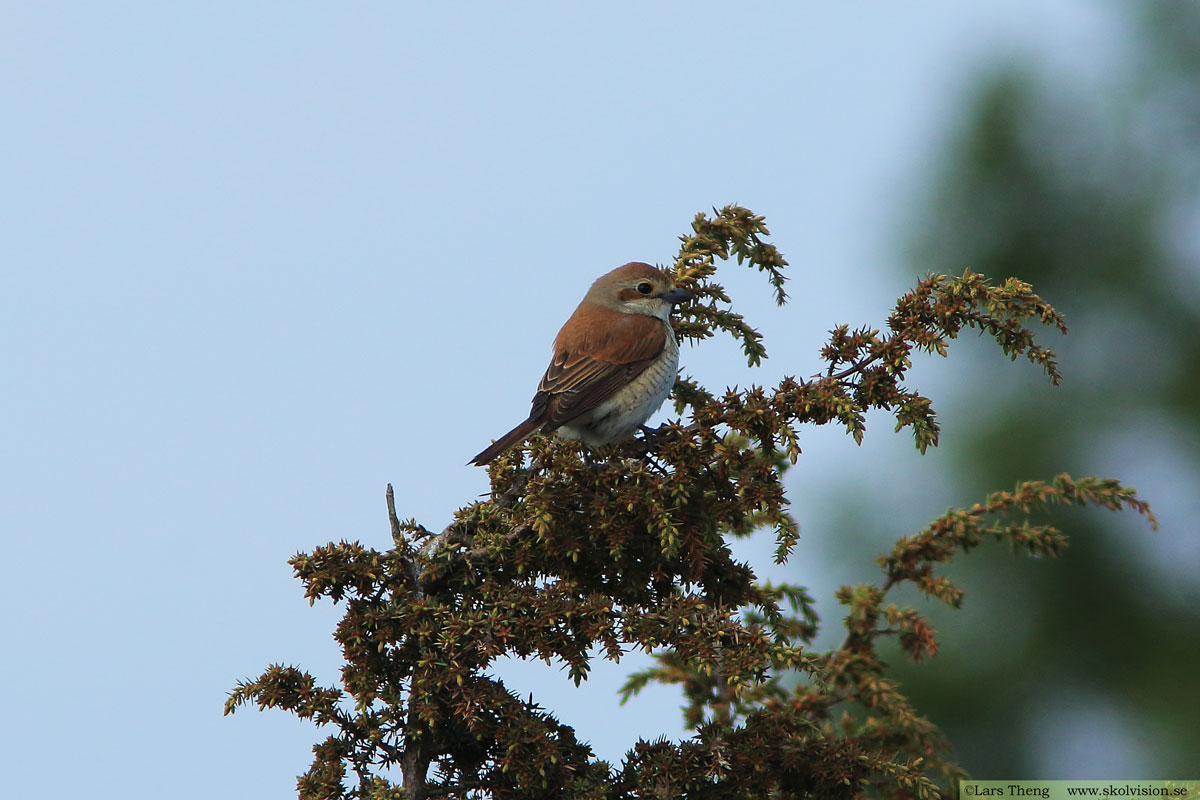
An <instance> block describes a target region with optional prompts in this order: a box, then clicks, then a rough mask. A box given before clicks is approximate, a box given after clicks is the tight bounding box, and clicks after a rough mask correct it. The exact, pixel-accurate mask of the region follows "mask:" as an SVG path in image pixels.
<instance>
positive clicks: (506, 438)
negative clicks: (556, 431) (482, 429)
mask: <svg viewBox="0 0 1200 800" xmlns="http://www.w3.org/2000/svg"><path fill="white" fill-rule="evenodd" d="M544 421H545V420H542V419H536V418H532V417H531V418H530V419H527V420H525V421H524V422H522V423H521V424H520V425H518V426H517V427H515V428H513V429H512V430H511V431H509V432H508V433H506V434H504V435H503V436H501V437H500V438H499V439H497V440H496V443H495V444H493V445H492V446H491V447H489V448H487V449H486V450H484V451H483V452H482V453H480V454H479V455H477V456H475V457H474V458H472V459H471V460H470V461H468V462H467V465H468V466H470V465H471V464H474V465H475V466H477V467H483V466H487V464H489V463H490V462H491V460H492V459H493V458H495V457H496V456H498V455H500V454H501V453H503V452H504V451H505V450H507V449H508V448H510V447H512V446H513V445H514V444H517V443H518V442H520V441H522V440H523V439H524V438H525V437H526V436H528V435H529V434H531V433H533V432H534V431H536V430H537V429H538V428H540V427H541V426H542V423H543V422H544Z"/></svg>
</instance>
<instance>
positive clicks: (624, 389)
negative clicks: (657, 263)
mask: <svg viewBox="0 0 1200 800" xmlns="http://www.w3.org/2000/svg"><path fill="white" fill-rule="evenodd" d="M691 297H692V293H691V292H689V291H687V290H686V289H680V288H677V287H676V286H675V283H674V281H673V280H672V279H671V276H670V275H669V274H668V273H666V272H664V271H662V270H660V269H656V268H655V267H652V266H650V265H649V264H645V263H643V262H641V261H632V262H630V263H628V264H625V265H623V266H620V267H617V268H616V269H614V270H613V271H612V272H608V273H606V274H604V275H601V276H600V277H599V278H597V279H596V282H595V283H593V284H592V286H591V288H590V289H588V292H587V295H586V296H585V297H584V298H583V301H582V302H581V303H580V304H579V307H578V308H576V309H575V313H573V314H572V315H571V316H570V318H569V319H568V320H567V321H566V323H564V324H563V326H562V329H561V330H559V332H558V336H556V337H555V338H554V349H553V356H552V358H551V359H550V366H549V367H547V368H546V374H545V375H543V376H542V380H541V382H540V383H539V384H538V388H537V393H536V394H535V395H534V396H533V403H532V406H533V407H532V409H531V410H530V412H529V417H528V419H526V420H525V421H524V422H522V423H521V424H520V425H518V426H517V427H515V428H513V429H512V430H511V431H509V432H508V433H506V434H504V435H503V436H501V437H500V438H499V439H497V440H496V442H495V443H494V444H492V445H491V446H490V447H487V448H485V449H484V450H483V452H481V453H479V454H478V455H476V456H475V457H474V458H472V459H471V460H470V461H468V462H467V463H468V465H470V464H474V465H476V466H481V467H482V466H485V465H487V464H488V463H490V462H491V461H492V459H494V458H496V456H498V455H500V454H501V453H503V452H504V451H505V450H508V449H509V448H510V447H512V446H513V445H515V444H518V443H520V442H522V441H524V440H525V438H526V437H528V436H529V435H530V434H532V433H534V432H535V431H541V432H542V433H557V434H558V435H559V436H560V437H562V438H564V439H573V440H577V441H581V442H583V443H584V444H586V445H588V446H590V447H600V446H603V445H607V444H614V443H616V442H620V441H623V440H625V439H628V438H630V437H632V436H633V434H634V433H635V432H636V431H637V430H638V429H639V428H641V426H642V425H643V424H644V423H645V422H646V420H648V419H649V418H650V415H651V414H653V413H654V412H655V411H657V410H658V408H659V406H661V405H662V404H663V401H664V400H666V399H667V395H668V394H670V393H671V387H672V386H674V385H675V374H676V372H677V371H678V369H679V344H678V343H677V342H676V341H675V332H674V330H673V329H672V328H671V309H672V308H673V307H674V306H675V305H677V304H679V303H682V302H684V301H685V300H688V299H690V298H691Z"/></svg>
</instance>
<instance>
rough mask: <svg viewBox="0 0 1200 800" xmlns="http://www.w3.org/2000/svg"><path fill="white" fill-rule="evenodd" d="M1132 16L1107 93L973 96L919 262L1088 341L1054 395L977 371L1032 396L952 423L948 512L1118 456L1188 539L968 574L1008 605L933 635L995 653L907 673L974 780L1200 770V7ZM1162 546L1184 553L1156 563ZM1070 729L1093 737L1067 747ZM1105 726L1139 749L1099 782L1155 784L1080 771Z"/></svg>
mask: <svg viewBox="0 0 1200 800" xmlns="http://www.w3.org/2000/svg"><path fill="white" fill-rule="evenodd" d="M1111 10H1112V12H1113V14H1114V15H1116V16H1115V17H1114V19H1115V20H1116V21H1117V22H1118V23H1119V26H1118V29H1120V28H1122V27H1123V28H1124V31H1125V33H1126V34H1127V36H1126V37H1125V39H1124V41H1123V42H1122V43H1121V44H1122V46H1120V47H1117V48H1115V50H1114V52H1112V53H1108V54H1107V55H1106V59H1107V61H1108V62H1110V67H1111V68H1112V69H1113V70H1114V71H1113V72H1110V73H1109V74H1108V75H1106V76H1104V77H1103V78H1101V79H1099V80H1098V81H1097V80H1095V79H1094V76H1093V80H1092V81H1091V82H1088V83H1086V84H1078V85H1075V84H1071V83H1070V80H1066V81H1064V80H1063V79H1061V78H1059V79H1054V78H1050V77H1046V76H1043V75H1041V74H1040V73H1038V72H1037V71H1036V70H1034V69H1032V68H1027V67H1020V66H1015V65H1009V66H1006V67H1004V68H1000V69H994V70H992V71H991V72H989V73H987V74H985V75H984V76H983V78H982V79H981V80H980V81H979V83H978V84H977V85H976V86H975V88H973V89H972V90H971V91H972V93H973V100H972V101H971V102H969V103H966V104H964V105H965V107H966V108H967V109H968V110H967V113H966V118H965V121H964V122H963V123H962V125H961V129H960V132H959V133H958V134H956V135H955V138H954V141H953V142H952V143H951V146H949V147H948V148H946V156H945V161H944V165H943V167H942V168H941V170H940V174H936V171H935V175H936V177H935V178H934V180H933V181H932V182H931V186H930V190H929V198H928V200H927V202H926V204H925V205H924V206H923V207H919V210H918V211H917V219H918V220H919V222H918V223H917V229H916V232H915V234H914V236H913V240H914V245H913V248H912V258H911V263H912V264H914V265H915V266H916V267H917V268H918V269H920V270H922V271H924V270H928V269H939V268H942V269H944V268H948V267H949V266H950V265H953V266H954V267H955V268H960V267H961V266H962V265H969V266H970V267H971V268H972V269H978V270H979V271H981V272H984V273H985V274H988V275H1004V276H1008V275H1012V276H1016V277H1019V278H1021V279H1022V280H1025V281H1028V282H1031V283H1033V284H1034V285H1036V286H1037V287H1038V289H1039V291H1041V292H1043V293H1044V294H1045V296H1046V297H1049V298H1051V299H1053V301H1054V302H1055V305H1056V306H1057V307H1058V308H1059V310H1061V311H1062V312H1063V314H1064V316H1065V317H1066V319H1067V320H1068V321H1069V323H1070V325H1071V329H1072V336H1071V337H1070V339H1069V340H1068V341H1067V342H1065V343H1064V346H1063V349H1062V352H1063V354H1064V355H1063V357H1064V363H1065V364H1066V365H1067V367H1066V369H1065V370H1064V372H1065V379H1064V382H1063V386H1062V390H1061V391H1057V392H1033V391H1026V389H1027V388H1028V387H1027V386H1026V385H1025V381H1024V376H1014V375H1010V374H1008V373H1005V374H1003V375H1001V374H999V373H1000V370H1001V369H1002V367H1001V366H1000V365H998V364H997V363H996V359H994V358H990V357H989V356H988V355H987V354H985V353H982V352H976V353H975V356H976V358H974V359H973V361H974V362H975V365H976V368H977V369H978V370H979V383H980V384H982V385H990V386H996V387H1001V386H1008V387H1011V388H1008V389H997V390H996V391H992V392H979V391H972V392H971V393H970V396H969V397H967V396H966V395H965V394H963V393H962V392H961V391H957V392H956V394H955V393H952V394H951V395H950V396H949V397H947V399H946V400H945V401H944V402H943V403H942V405H943V410H946V409H951V410H955V409H958V410H961V412H962V416H964V417H966V416H969V419H970V421H969V423H966V424H964V425H963V427H964V428H965V429H966V433H965V435H962V436H958V437H951V440H950V442H949V451H950V453H952V454H953V457H952V458H951V459H950V461H951V465H950V467H951V470H950V471H951V472H952V473H953V474H952V475H948V477H947V480H948V481H950V482H956V483H957V486H958V488H957V489H955V490H953V491H952V492H951V494H950V499H953V498H955V497H971V496H975V494H976V493H977V492H978V491H979V490H980V489H981V488H982V487H990V486H1003V485H1008V484H1011V483H1012V482H1013V481H1015V480H1018V479H1019V478H1021V477H1023V476H1028V475H1032V474H1045V472H1046V470H1048V469H1054V470H1057V469H1068V470H1072V471H1079V472H1083V473H1089V474H1090V473H1093V472H1097V471H1103V470H1104V468H1105V467H1110V468H1111V467H1112V465H1113V461H1114V459H1121V460H1125V461H1126V462H1127V463H1128V465H1129V468H1130V469H1133V468H1135V467H1141V468H1143V470H1148V471H1150V472H1151V474H1153V475H1154V477H1155V478H1156V479H1158V484H1157V485H1150V484H1148V483H1147V481H1146V479H1145V478H1144V477H1139V478H1138V479H1137V480H1138V484H1139V488H1141V489H1142V490H1143V492H1145V493H1146V494H1147V495H1148V496H1149V498H1150V499H1151V500H1152V501H1153V502H1154V503H1155V506H1156V509H1157V510H1158V511H1159V513H1160V515H1162V516H1163V517H1164V519H1167V518H1170V519H1171V520H1172V522H1178V523H1182V524H1183V525H1188V526H1190V527H1188V528H1181V527H1174V526H1171V525H1168V526H1167V527H1166V529H1165V530H1164V531H1163V532H1161V533H1159V534H1157V535H1156V537H1152V538H1155V539H1158V540H1159V541H1154V542H1142V543H1141V546H1140V547H1132V546H1131V543H1130V542H1131V540H1133V539H1138V538H1141V539H1145V537H1140V536H1137V535H1119V534H1127V533H1129V527H1128V525H1127V524H1126V523H1127V521H1126V520H1121V519H1117V518H1112V517H1103V516H1099V515H1096V514H1091V513H1082V512H1080V513H1070V512H1057V513H1056V514H1055V516H1054V517H1053V519H1055V520H1056V521H1057V524H1060V525H1065V526H1067V527H1069V528H1070V529H1071V530H1072V531H1073V532H1075V535H1073V536H1072V547H1071V550H1070V551H1069V553H1068V556H1067V557H1066V558H1064V559H1063V560H1062V562H1061V563H1058V564H1056V565H1055V566H1054V568H1053V569H1047V570H1033V569H1029V567H1028V565H1021V564H1013V563H1011V562H1010V563H1006V562H1005V561H1004V560H1002V559H979V560H970V561H966V562H963V563H961V564H958V565H956V568H955V571H954V572H953V575H954V576H955V580H956V581H960V582H962V583H964V584H965V585H966V586H968V587H980V586H984V587H988V590H987V591H977V592H974V593H973V595H972V597H973V600H974V601H975V602H977V603H982V604H988V605H987V607H986V608H981V609H980V610H979V613H977V614H972V615H971V616H970V617H968V616H967V615H955V616H956V617H957V619H950V618H948V617H941V616H938V617H936V618H935V622H936V625H937V627H938V628H939V630H941V629H945V631H946V632H947V634H949V635H950V636H951V637H952V638H953V637H954V636H955V634H957V633H960V632H962V631H961V629H962V626H964V625H973V626H976V627H977V628H980V629H981V630H979V631H978V632H977V634H976V635H975V637H974V638H975V639H976V642H977V643H978V644H979V646H977V647H970V648H955V649H954V652H953V653H948V654H944V656H945V657H943V658H941V659H938V660H936V661H935V662H933V663H932V664H930V665H928V666H922V667H921V668H920V669H911V668H904V667H901V668H900V670H899V672H898V674H899V675H900V676H901V678H902V682H903V684H904V686H905V688H906V691H908V692H910V696H911V698H912V699H913V700H914V702H915V704H916V705H917V706H918V707H919V708H922V709H923V710H926V711H928V712H929V714H930V716H931V718H932V719H933V720H934V721H936V722H937V723H939V724H940V725H942V726H943V727H944V729H945V731H946V732H947V735H948V737H949V738H950V740H951V741H953V742H955V743H956V745H957V746H958V752H959V755H960V758H961V761H962V763H963V765H964V766H965V767H966V768H967V770H968V771H969V772H970V773H971V774H972V775H973V776H974V777H977V778H1015V777H1021V778H1039V777H1041V778H1065V777H1085V778H1108V777H1115V778H1123V777H1124V778H1128V777H1151V776H1155V775H1157V776H1163V777H1167V776H1179V775H1191V774H1192V773H1194V771H1195V768H1196V764H1197V763H1200V762H1198V761H1197V754H1200V725H1197V724H1196V720H1198V719H1200V681H1197V680H1196V664H1197V663H1200V582H1198V581H1197V577H1196V576H1197V575H1198V574H1200V563H1198V559H1197V558H1196V554H1197V552H1198V550H1197V548H1196V547H1195V546H1194V545H1192V546H1190V547H1189V546H1188V545H1184V544H1182V540H1183V539H1184V538H1185V537H1187V538H1191V539H1192V540H1193V541H1194V539H1195V537H1196V536H1197V523H1196V522H1195V519H1194V516H1192V518H1190V519H1189V516H1190V515H1194V513H1195V510H1196V506H1195V496H1196V489H1195V487H1197V486H1200V446H1198V445H1200V90H1198V89H1197V87H1200V5H1197V4H1194V3H1174V2H1147V3H1139V4H1133V5H1126V6H1114V7H1113V8H1112V9H1111ZM966 344H967V343H965V342H964V345H966ZM959 386H961V384H959ZM1120 468H1121V470H1122V474H1125V473H1126V467H1125V465H1124V464H1122V465H1121V467H1120ZM1125 477H1129V475H1127V474H1125ZM1189 509H1190V512H1189ZM1164 512H1165V513H1164ZM863 522H864V524H867V525H874V523H872V522H871V521H869V520H863ZM875 527H876V528H878V526H877V525H875ZM878 535H879V536H880V537H885V536H886V535H887V533H886V532H884V531H878ZM1153 547H1161V548H1164V549H1168V548H1174V552H1175V556H1174V558H1173V559H1172V558H1170V557H1160V558H1159V559H1158V560H1157V562H1156V561H1155V560H1153V559H1152V558H1149V557H1144V554H1145V551H1146V550H1147V549H1149V548H1153ZM1138 550H1141V551H1142V553H1143V557H1141V558H1138V557H1134V556H1136V555H1137V551H1138ZM1189 553H1190V555H1191V557H1192V558H1191V560H1190V561H1189V560H1187V559H1186V558H1185V556H1187V555H1188V554H1189ZM988 640H990V642H989V641H988ZM981 685H983V686H986V687H988V689H987V691H986V692H980V691H979V690H978V687H979V686H981ZM1055 715H1058V716H1059V717H1074V722H1071V721H1070V720H1066V721H1065V722H1066V724H1065V726H1063V727H1058V728H1056V727H1055V726H1056V724H1058V723H1062V722H1064V720H1062V719H1059V720H1058V721H1057V722H1055V721H1054V720H1053V717H1054V716H1055ZM1087 726H1095V727H1111V728H1112V730H1110V731H1107V732H1105V733H1103V735H1101V736H1099V737H1098V739H1097V740H1093V742H1094V741H1099V740H1102V739H1104V738H1108V739H1110V740H1111V739H1115V740H1116V741H1117V742H1120V741H1121V740H1123V741H1124V748H1123V747H1122V746H1121V745H1119V744H1114V745H1113V747H1115V748H1116V749H1115V750H1110V751H1107V752H1096V753H1093V754H1092V755H1091V759H1092V762H1091V764H1090V765H1089V767H1088V768H1091V769H1094V768H1095V766H1094V765H1095V763H1096V762H1100V763H1105V764H1110V765H1111V764H1116V763H1125V764H1130V763H1132V764H1139V765H1141V766H1142V768H1143V769H1144V770H1146V772H1147V774H1145V775H1143V774H1139V775H1137V776H1131V775H1097V774H1088V775H1081V774H1079V769H1081V766H1080V764H1079V763H1073V762H1071V761H1070V759H1068V758H1067V757H1066V754H1067V753H1070V752H1072V751H1073V750H1075V749H1076V745H1075V743H1073V742H1071V741H1067V739H1070V738H1079V736H1078V734H1079V733H1081V730H1080V728H1081V727H1084V728H1086V727H1087ZM1046 730H1058V731H1059V738H1057V739H1055V737H1054V734H1047V733H1044V731H1046ZM1083 732H1086V731H1083ZM1094 732H1095V731H1094V730H1093V733H1094ZM1073 734H1074V735H1073ZM1038 748H1045V749H1046V750H1047V752H1043V753H1039V752H1038ZM1126 748H1127V749H1126ZM1122 751H1123V752H1122ZM1084 763H1087V762H1084ZM1047 765H1052V766H1047ZM1047 769H1051V770H1052V771H1053V774H1046V770H1047ZM1039 772H1041V773H1042V774H1039Z"/></svg>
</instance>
